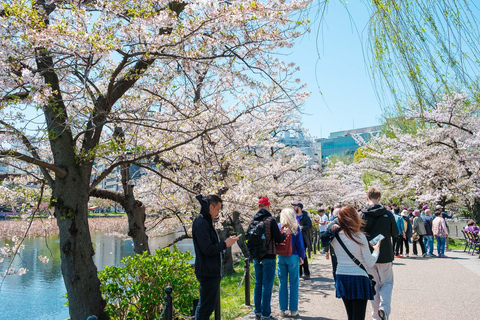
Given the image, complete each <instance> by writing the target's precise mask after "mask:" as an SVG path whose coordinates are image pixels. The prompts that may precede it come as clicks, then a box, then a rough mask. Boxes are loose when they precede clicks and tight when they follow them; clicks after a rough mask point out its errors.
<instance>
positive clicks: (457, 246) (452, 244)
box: [434, 238, 465, 251]
mask: <svg viewBox="0 0 480 320" xmlns="http://www.w3.org/2000/svg"><path fill="white" fill-rule="evenodd" d="M436 247H437V239H435V240H434V248H436ZM448 249H450V250H462V251H463V249H465V239H454V238H448Z"/></svg>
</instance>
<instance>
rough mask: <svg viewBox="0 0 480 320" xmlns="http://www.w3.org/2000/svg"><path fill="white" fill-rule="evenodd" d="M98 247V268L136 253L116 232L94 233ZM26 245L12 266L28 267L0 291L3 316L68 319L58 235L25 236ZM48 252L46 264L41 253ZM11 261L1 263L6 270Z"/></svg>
mask: <svg viewBox="0 0 480 320" xmlns="http://www.w3.org/2000/svg"><path fill="white" fill-rule="evenodd" d="M176 236H178V235H175V234H170V235H166V236H163V237H157V238H155V239H151V240H150V241H149V245H150V249H151V250H152V251H153V250H156V249H157V248H163V247H165V246H166V245H167V244H170V243H171V242H172V241H173V240H174V239H175V237H176ZM92 241H93V245H94V248H95V255H94V256H93V259H94V261H95V264H96V265H97V268H98V270H102V269H104V268H105V266H119V265H120V260H121V259H122V258H123V257H125V256H130V255H133V243H132V241H131V240H129V239H122V238H119V237H116V236H111V235H104V234H93V235H92ZM24 244H25V249H24V250H22V252H21V254H20V256H19V257H17V258H16V259H15V261H14V264H13V266H12V267H14V268H17V269H18V268H22V267H23V268H26V269H27V270H28V272H27V273H26V274H24V275H21V276H7V277H6V278H5V282H4V283H3V286H2V288H1V291H0V315H1V316H0V318H1V319H9V320H24V319H38V320H39V319H67V318H68V317H69V315H68V308H67V307H66V306H65V305H64V303H65V301H66V300H65V299H64V298H62V297H63V296H64V295H65V293H66V289H65V285H64V283H63V278H62V274H61V270H60V263H61V261H60V250H59V240H58V238H57V237H50V238H47V239H45V238H33V239H26V240H25V242H24ZM177 247H178V249H179V250H181V251H187V250H188V251H191V252H192V254H193V251H194V250H193V244H192V242H191V240H190V239H187V240H183V241H182V242H180V243H178V245H177ZM39 255H43V256H47V257H48V258H49V259H50V261H49V262H48V263H46V264H44V263H43V262H41V261H40V260H38V256H39ZM9 263H10V261H7V259H5V261H4V262H3V263H0V272H2V273H3V272H4V271H5V269H6V268H7V267H8V264H9Z"/></svg>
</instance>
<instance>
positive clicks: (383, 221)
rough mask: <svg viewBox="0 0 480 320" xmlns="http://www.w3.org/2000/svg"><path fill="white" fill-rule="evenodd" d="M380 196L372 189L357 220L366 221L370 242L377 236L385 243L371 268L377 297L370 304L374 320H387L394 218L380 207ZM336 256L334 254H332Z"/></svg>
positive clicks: (391, 273)
mask: <svg viewBox="0 0 480 320" xmlns="http://www.w3.org/2000/svg"><path fill="white" fill-rule="evenodd" d="M381 196H382V195H381V193H380V191H379V190H377V189H375V188H373V187H371V188H370V189H368V192H367V205H366V206H365V208H363V209H362V211H361V212H360V217H361V218H362V219H363V220H364V221H365V226H364V229H363V231H364V233H365V234H366V236H367V240H368V241H370V240H372V239H373V238H375V237H376V236H378V235H379V234H382V235H383V236H384V237H385V239H384V240H383V241H382V243H381V246H380V254H379V256H378V259H377V262H376V263H375V265H374V266H373V268H372V274H373V276H374V277H375V281H376V282H377V284H376V286H375V290H376V292H377V293H376V295H375V297H374V299H373V300H372V301H371V305H372V309H373V313H372V318H373V319H381V320H385V319H388V317H389V315H390V313H391V300H392V291H393V259H394V255H393V248H392V238H394V237H398V228H397V223H396V222H395V217H394V216H393V214H392V213H391V212H389V211H387V210H386V209H385V208H384V207H383V206H382V205H381V204H380V199H381ZM335 252H336V251H335Z"/></svg>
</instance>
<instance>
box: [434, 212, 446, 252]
mask: <svg viewBox="0 0 480 320" xmlns="http://www.w3.org/2000/svg"><path fill="white" fill-rule="evenodd" d="M432 232H433V235H434V236H435V238H436V239H437V253H438V257H439V258H446V257H447V256H446V255H445V241H446V239H447V238H448V229H447V224H446V223H445V219H443V217H442V213H441V212H440V210H437V211H435V219H433V223H432Z"/></svg>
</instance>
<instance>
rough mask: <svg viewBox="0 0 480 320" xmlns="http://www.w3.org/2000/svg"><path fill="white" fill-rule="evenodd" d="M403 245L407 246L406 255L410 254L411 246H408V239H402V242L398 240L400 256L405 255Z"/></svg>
mask: <svg viewBox="0 0 480 320" xmlns="http://www.w3.org/2000/svg"><path fill="white" fill-rule="evenodd" d="M403 244H405V254H409V253H410V246H409V245H408V238H407V239H404V238H403V237H402V239H401V241H398V240H397V251H398V252H399V254H403Z"/></svg>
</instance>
